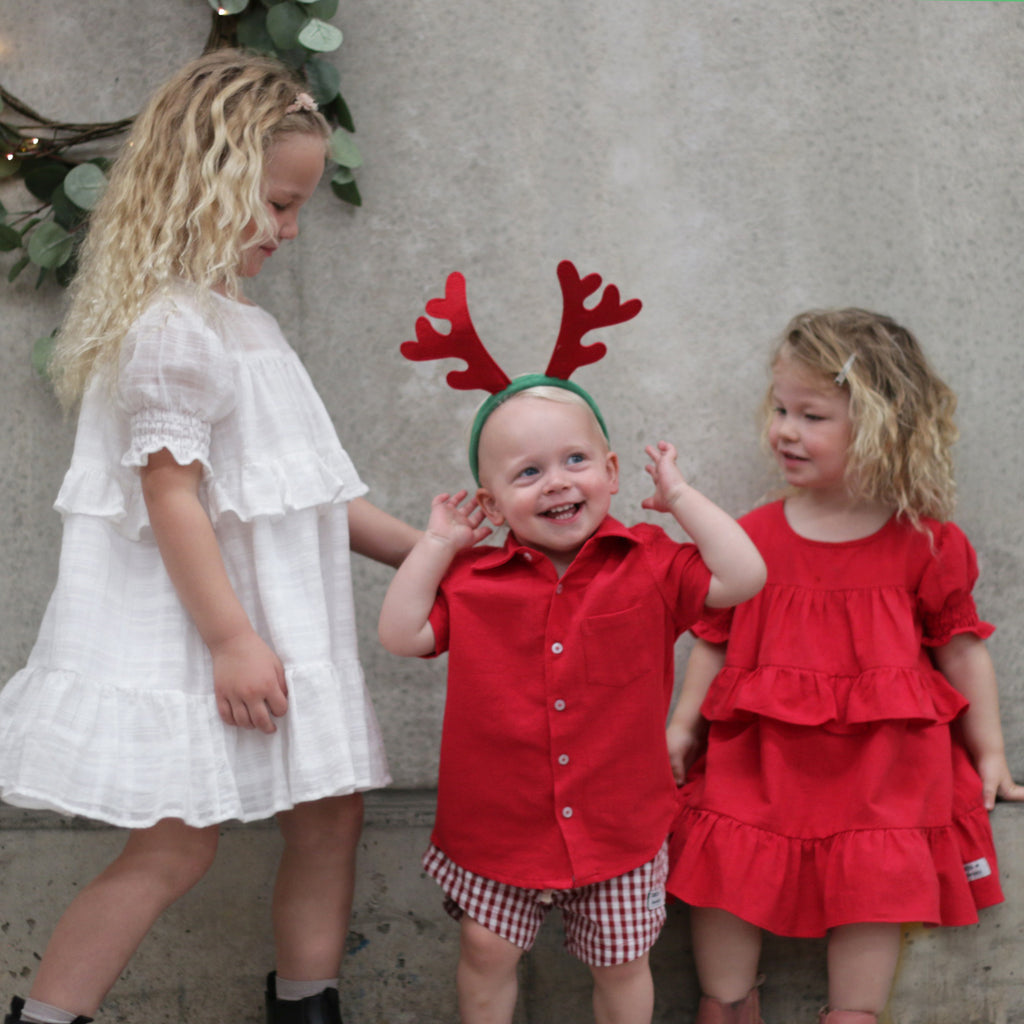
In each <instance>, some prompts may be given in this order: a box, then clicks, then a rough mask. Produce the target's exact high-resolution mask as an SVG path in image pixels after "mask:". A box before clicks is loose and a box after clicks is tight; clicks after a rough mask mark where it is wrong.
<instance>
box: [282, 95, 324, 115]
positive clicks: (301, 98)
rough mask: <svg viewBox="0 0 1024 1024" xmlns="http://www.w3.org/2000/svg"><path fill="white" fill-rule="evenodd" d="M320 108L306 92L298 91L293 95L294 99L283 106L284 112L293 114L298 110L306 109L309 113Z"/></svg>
mask: <svg viewBox="0 0 1024 1024" xmlns="http://www.w3.org/2000/svg"><path fill="white" fill-rule="evenodd" d="M319 109H320V108H319V107H318V106H317V104H316V100H315V99H313V97H312V96H310V95H309V93H308V92H300V93H298V94H297V95H296V96H295V99H294V100H292V102H291V103H289V104H288V106H287V107H285V109H284V112H285V113H286V114H295V113H298V111H300V110H308V111H309V112H310V113H312V114H315V113H316V112H317V111H318V110H319Z"/></svg>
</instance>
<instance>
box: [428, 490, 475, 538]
mask: <svg viewBox="0 0 1024 1024" xmlns="http://www.w3.org/2000/svg"><path fill="white" fill-rule="evenodd" d="M466 496H467V492H466V491H459V492H458V493H457V494H439V495H438V496H437V497H436V498H435V499H434V500H433V501H432V502H431V503H430V521H429V522H428V523H427V533H426V535H427V537H428V538H430V539H431V540H434V541H438V542H440V543H441V544H447V545H450V546H451V547H452V548H453V549H454V550H455V551H461V550H462V549H463V548H470V547H472V546H473V545H474V544H478V543H479V542H480V541H482V540H483V539H484V537H487V536H489V535H490V533H491V528H490V527H489V526H486V525H484V510H483V509H482V508H480V506H479V505H478V504H477V503H476V498H472V499H471V500H470V501H469V503H468V504H466V505H463V504H462V503H463V502H464V501H465V500H466Z"/></svg>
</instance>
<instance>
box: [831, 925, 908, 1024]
mask: <svg viewBox="0 0 1024 1024" xmlns="http://www.w3.org/2000/svg"><path fill="white" fill-rule="evenodd" d="M899 955H900V926H899V925H898V924H847V925H843V926H842V927H841V928H833V929H832V930H831V931H830V932H829V936H828V1003H829V1006H830V1007H831V1008H832V1009H833V1010H867V1011H869V1012H870V1013H881V1012H882V1010H883V1009H884V1008H885V1004H886V1003H887V1002H888V1001H889V991H890V989H891V988H892V980H893V977H894V976H895V974H896V961H897V960H898V959H899Z"/></svg>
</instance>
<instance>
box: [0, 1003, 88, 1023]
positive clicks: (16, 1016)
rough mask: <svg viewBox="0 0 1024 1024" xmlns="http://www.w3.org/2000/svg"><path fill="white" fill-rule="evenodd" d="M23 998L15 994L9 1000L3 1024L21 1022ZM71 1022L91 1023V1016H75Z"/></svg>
mask: <svg viewBox="0 0 1024 1024" xmlns="http://www.w3.org/2000/svg"><path fill="white" fill-rule="evenodd" d="M24 1005H25V1000H24V999H21V998H20V997H18V996H15V997H14V998H13V999H12V1000H11V1012H10V1013H9V1014H7V1016H6V1017H4V1024H21V1010H22V1007H24ZM72 1024H92V1017H76V1018H75V1019H74V1021H72Z"/></svg>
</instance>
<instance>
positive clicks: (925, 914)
mask: <svg viewBox="0 0 1024 1024" xmlns="http://www.w3.org/2000/svg"><path fill="white" fill-rule="evenodd" d="M741 522H742V524H743V526H744V528H745V529H746V530H747V532H748V533H749V534H750V536H751V538H752V539H753V540H754V542H755V543H756V545H757V547H758V549H759V550H760V551H761V554H762V555H763V556H764V559H765V562H766V563H767V566H768V583H767V585H766V586H765V588H764V590H762V592H761V593H760V594H758V595H757V596H756V597H755V598H753V599H752V600H750V601H748V602H746V603H744V604H742V605H740V606H739V607H738V608H735V609H731V610H729V611H727V612H725V613H722V614H715V615H712V616H708V617H707V618H706V619H704V620H702V622H701V623H700V624H699V625H698V626H697V627H696V628H695V630H694V631H695V632H696V633H697V634H698V635H700V636H702V637H703V638H704V639H705V640H708V641H709V642H712V643H725V642H728V648H727V654H726V660H725V665H724V667H723V669H722V671H721V672H720V673H719V674H718V676H717V677H716V678H715V680H714V682H713V683H712V685H711V687H710V689H709V691H708V695H707V698H706V699H705V702H704V705H703V708H702V711H703V714H704V717H705V718H707V719H708V721H709V726H710V728H709V734H708V745H707V751H706V754H705V755H704V756H702V757H701V758H700V759H699V761H698V762H697V763H696V764H695V765H694V767H693V768H692V769H691V771H690V774H689V775H688V777H687V782H686V784H685V785H684V786H683V788H682V789H681V790H680V799H681V803H682V808H681V811H680V815H679V818H678V820H677V822H676V827H675V833H674V837H673V844H672V869H671V873H670V877H669V882H668V890H669V892H670V893H672V894H673V895H674V896H676V897H678V898H679V899H681V900H684V901H685V902H687V903H690V904H692V905H695V906H703V907H718V908H721V909H724V910H727V911H729V912H730V913H732V914H735V915H736V916H738V917H740V918H743V919H744V920H746V921H750V922H751V923H753V924H755V925H757V926H759V927H761V928H764V929H767V930H768V931H772V932H775V933H777V934H780V935H790V936H808V937H809V936H820V935H823V934H825V932H826V930H827V929H829V928H832V927H835V926H837V925H843V924H852V923H861V922H894V923H902V922H906V921H921V922H924V923H926V924H932V925H939V924H941V925H965V924H971V923H973V922H975V921H977V919H978V915H977V908H979V907H985V906H990V905H992V904H994V903H998V902H1000V901H1001V900H1002V891H1001V889H1000V886H999V877H998V870H997V866H996V858H995V849H994V845H993V841H992V830H991V827H990V824H989V820H988V815H987V813H986V811H985V807H984V804H983V801H982V793H981V780H980V778H979V776H978V774H977V772H976V771H975V769H974V767H973V764H972V762H971V760H970V758H969V756H968V754H967V751H966V749H965V748H964V746H963V742H962V739H961V737H960V729H959V726H958V724H957V721H956V720H957V718H958V717H959V716H960V714H961V713H962V712H963V710H964V708H965V707H966V706H967V702H966V701H965V700H964V698H963V697H962V696H961V695H960V693H959V692H958V691H957V690H955V689H954V688H953V687H952V686H951V685H950V683H949V682H948V681H947V680H946V678H945V677H944V676H943V675H942V674H941V673H940V672H938V671H937V670H936V669H935V668H934V666H933V664H932V662H931V660H930V658H929V654H928V648H929V647H937V646H941V645H942V644H945V643H947V642H948V641H949V640H950V639H951V638H952V637H953V636H955V635H956V634H958V633H973V634H975V635H977V636H978V637H981V638H985V637H987V636H989V635H990V634H991V633H992V632H993V627H992V626H990V625H989V624H988V623H985V622H982V621H981V620H980V619H979V618H978V614H977V610H976V608H975V605H974V599H973V597H972V596H971V590H972V588H973V585H974V582H975V579H976V578H977V565H976V561H975V555H974V550H973V548H972V547H971V545H970V543H969V542H968V540H967V538H966V537H965V536H964V534H963V533H962V532H961V531H960V530H959V528H958V527H956V526H955V525H954V524H952V523H938V522H935V521H933V520H925V521H924V526H925V531H926V532H925V531H921V530H916V529H915V528H914V527H913V526H911V525H909V524H908V523H906V522H904V521H902V520H897V519H896V518H893V519H891V520H890V521H889V522H888V523H887V524H886V525H885V526H884V527H882V529H881V530H879V531H878V532H877V533H875V534H872V535H871V536H869V537H865V538H862V539H860V540H855V541H849V542H843V543H826V542H818V541H811V540H807V539H805V538H802V537H800V536H799V535H797V534H796V533H795V532H794V531H793V530H792V528H791V527H790V526H789V524H788V523H787V521H786V517H785V513H784V511H783V503H782V502H776V503H774V504H771V505H767V506H764V507H762V508H759V509H757V510H755V511H754V512H751V513H750V514H749V515H747V516H745V517H744V518H743V519H742V520H741Z"/></svg>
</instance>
